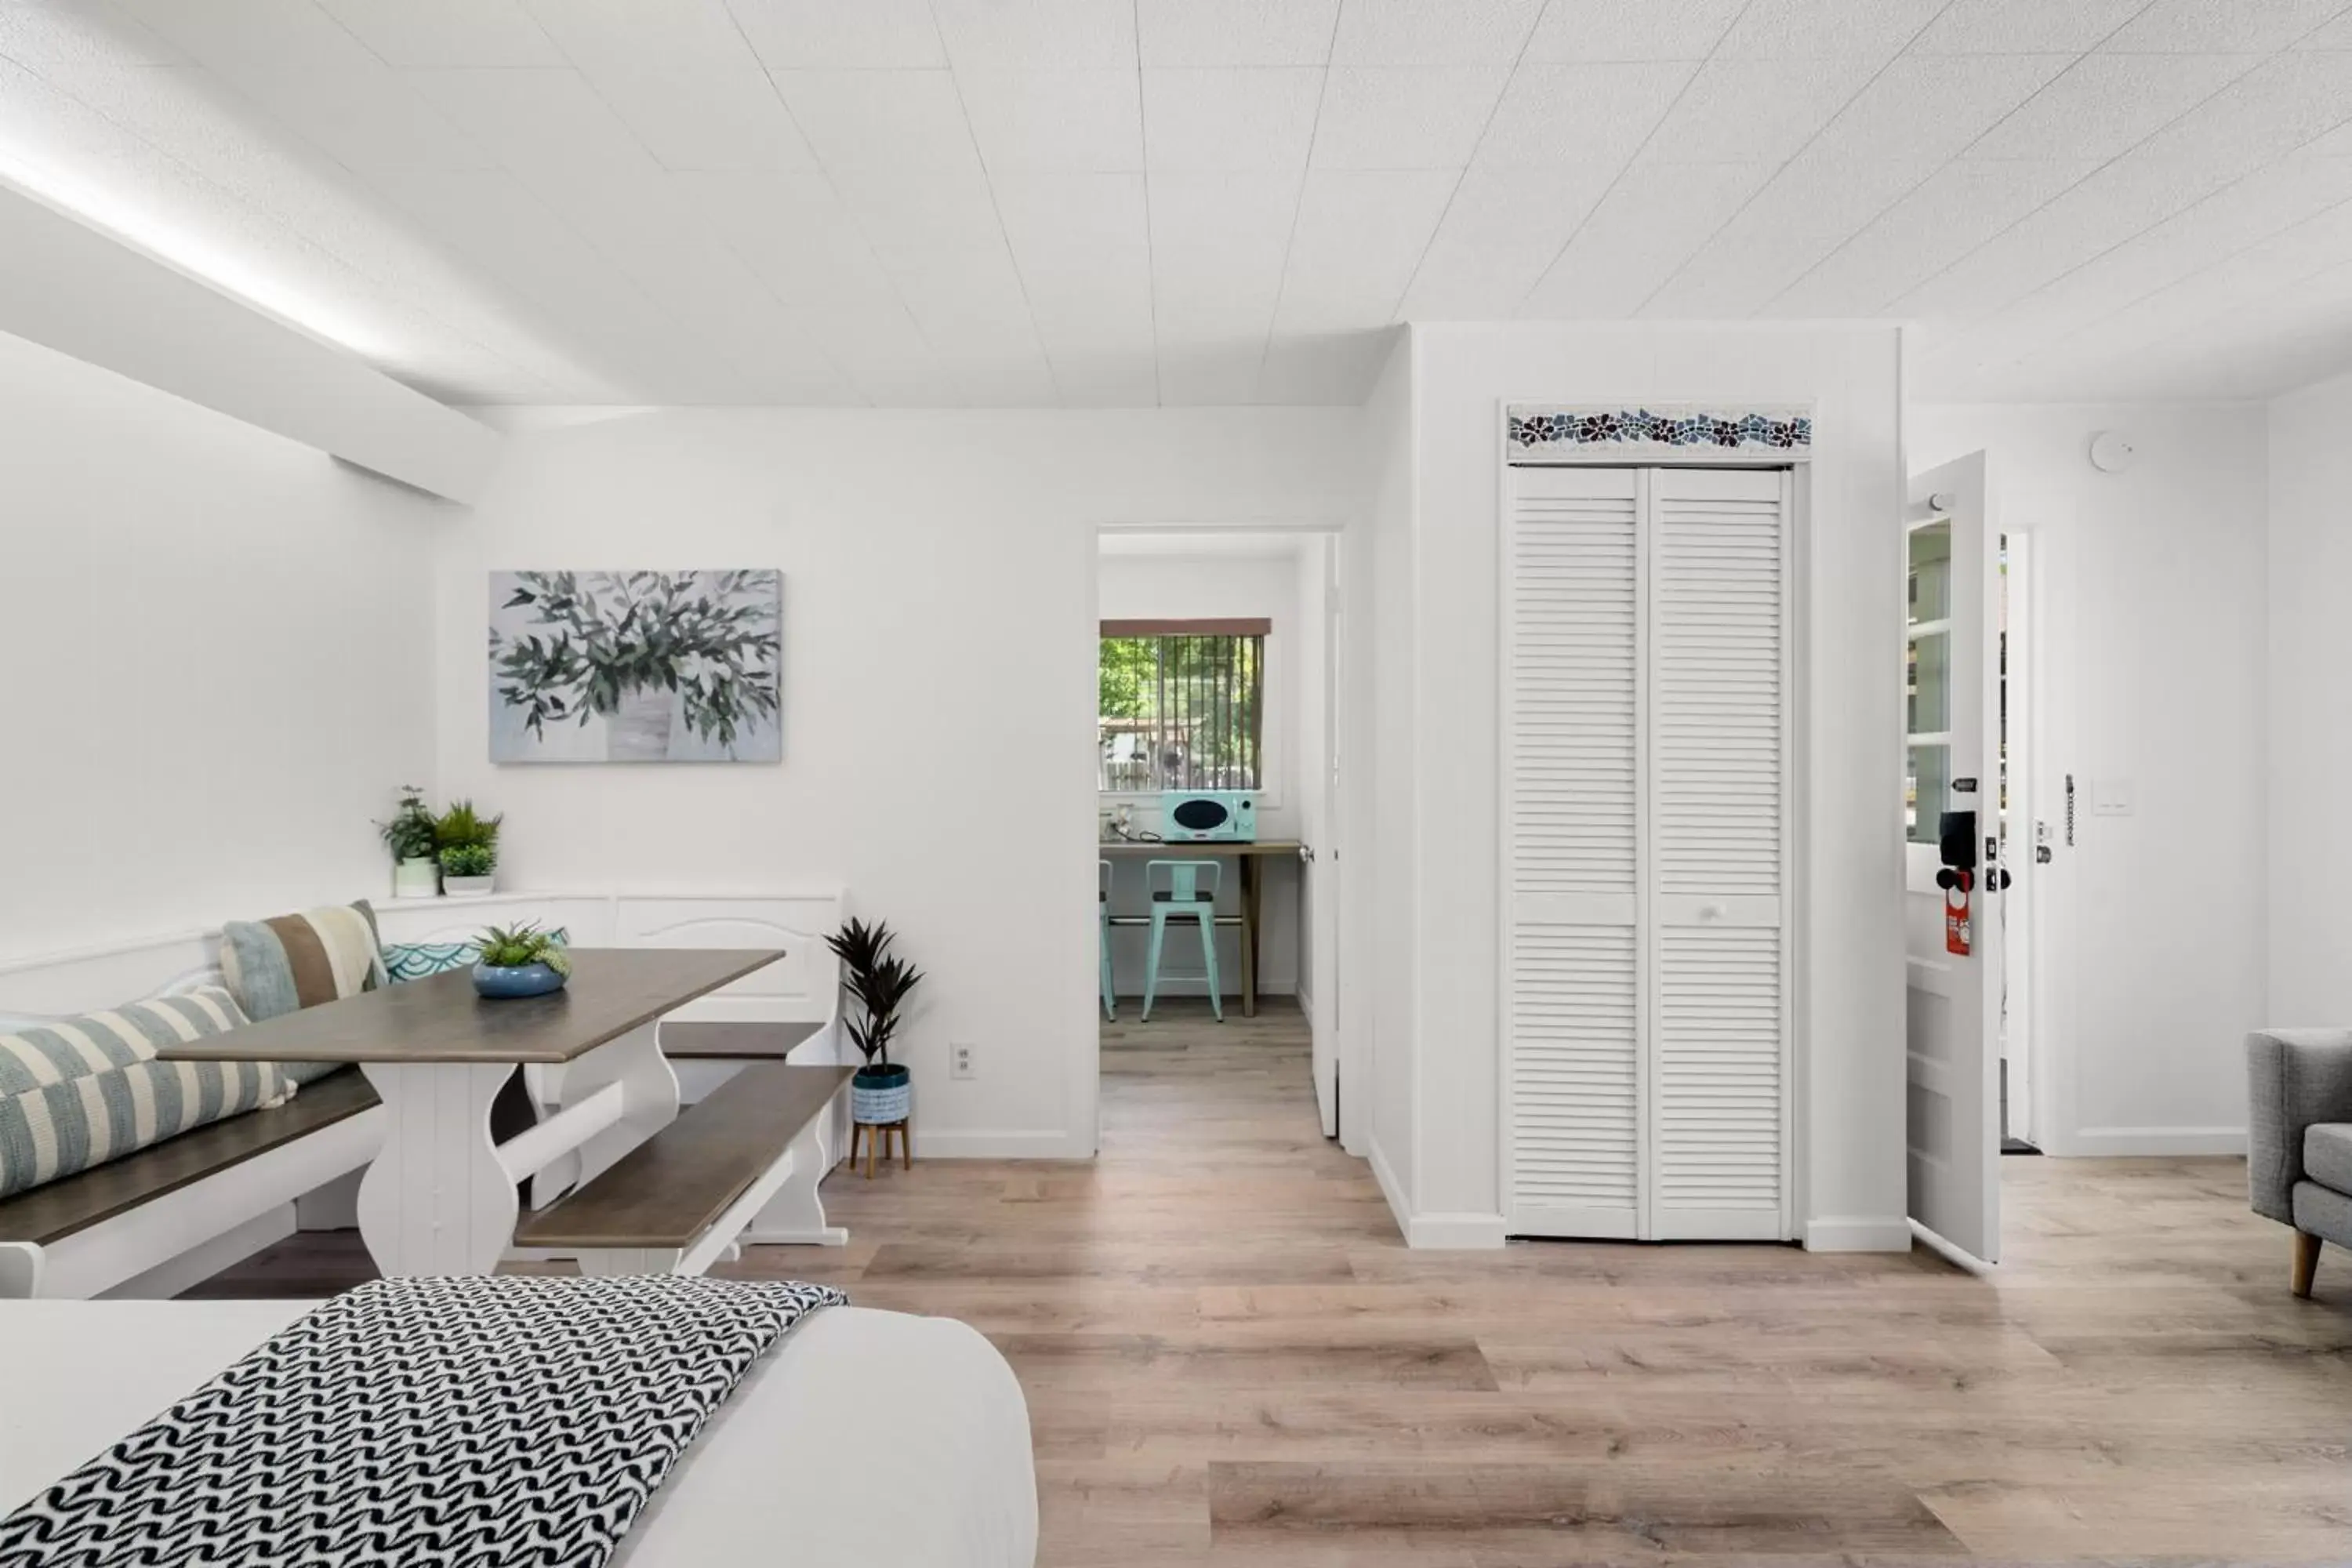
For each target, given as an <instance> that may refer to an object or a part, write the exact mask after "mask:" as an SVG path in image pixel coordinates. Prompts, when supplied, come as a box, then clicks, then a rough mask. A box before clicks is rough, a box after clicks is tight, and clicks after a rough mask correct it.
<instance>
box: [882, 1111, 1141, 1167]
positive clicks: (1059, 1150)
mask: <svg viewBox="0 0 2352 1568" xmlns="http://www.w3.org/2000/svg"><path fill="white" fill-rule="evenodd" d="M913 1131H914V1138H913V1142H914V1146H915V1147H914V1157H915V1158H916V1159H918V1160H1091V1159H1093V1158H1094V1157H1095V1150H1094V1144H1093V1142H1091V1141H1090V1140H1088V1139H1086V1138H1083V1137H1075V1138H1074V1137H1072V1136H1071V1135H1070V1134H1069V1133H1067V1132H1064V1131H1060V1130H1058V1129H1055V1130H1054V1131H1035V1132H955V1131H944V1132H926V1131H923V1122H922V1119H921V1118H920V1117H917V1118H916V1119H915V1125H914V1130H913ZM861 1168H862V1161H861Z"/></svg>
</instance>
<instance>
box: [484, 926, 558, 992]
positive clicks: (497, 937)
mask: <svg viewBox="0 0 2352 1568" xmlns="http://www.w3.org/2000/svg"><path fill="white" fill-rule="evenodd" d="M475 940H476V942H477V944H478V946H479V947H480V948H481V950H482V955H481V957H480V958H478V959H477V960H475V962H474V989H475V990H477V991H478V992H480V993H481V994H483V995H485V996H488V997H492V998H494V999H495V998H504V997H509V996H544V995H546V994H548V993H549V992H551V991H561V990H562V989H563V983H564V982H565V981H567V980H569V979H571V978H572V954H571V953H570V952H566V951H565V950H564V946H563V943H562V941H561V940H559V939H558V938H557V936H556V934H555V933H554V932H553V931H541V930H540V929H539V927H537V926H535V925H520V926H492V927H490V928H489V929H488V931H484V932H482V934H481V935H480V936H479V937H478V938H476V939H475Z"/></svg>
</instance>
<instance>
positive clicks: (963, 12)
mask: <svg viewBox="0 0 2352 1568" xmlns="http://www.w3.org/2000/svg"><path fill="white" fill-rule="evenodd" d="M931 11H932V14H933V15H934V16H936V17H937V18H938V19H939V24H940V37H942V38H944V39H945V40H946V41H947V48H948V58H949V60H950V62H952V63H953V64H954V66H955V68H956V69H958V70H1118V69H1119V68H1122V67H1124V68H1127V69H1129V70H1133V69H1134V68H1135V67H1136V52H1135V0H932V5H931Z"/></svg>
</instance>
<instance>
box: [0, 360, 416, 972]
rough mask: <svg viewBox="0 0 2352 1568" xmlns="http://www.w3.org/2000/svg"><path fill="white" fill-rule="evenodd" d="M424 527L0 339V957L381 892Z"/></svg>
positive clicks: (406, 705)
mask: <svg viewBox="0 0 2352 1568" xmlns="http://www.w3.org/2000/svg"><path fill="white" fill-rule="evenodd" d="M449 515H450V509H447V508H445V507H444V506H443V505H441V504H440V503H437V502H434V501H430V500H425V499H424V498H422V497H421V496H419V495H417V494H415V492H412V491H409V490H405V489H401V488H399V487H396V486H394V485H390V484H387V483H385V482H384V481H383V480H381V479H374V478H372V477H370V476H368V475H365V474H362V473H360V472H359V471H357V470H355V469H352V468H346V467H343V466H341V465H340V464H338V463H336V462H334V461H333V460H332V459H331V458H327V457H326V456H324V455H323V454H321V453H320V452H317V451H314V450H312V449H310V447H304V446H299V445H297V444H296V443H294V442H293V441H290V440H288V439H285V438H283V437H278V436H272V435H268V434H266V433H265V432H263V431H260V430H257V429H255V428H254V427H252V426H247V425H242V424H239V423H238V422H236V420H234V419H231V418H228V417H227V416H223V415H219V414H215V413H212V412H210V411H208V410H205V409H202V408H199V407H197V406H195V405H193V404H189V403H184V402H182V401H181V400H180V399H178V398H176V397H173V396H170V395H166V394H163V393H161V392H157V391H154V390H152V388H149V387H145V386H142V385H140V384H137V383H135V382H131V381H128V380H125V379H123V378H122V377H121V376H118V375H115V374H112V373H111V372H108V371H103V370H100V369H97V368H95V367H93V366H90V365H88V364H84V363H80V362H79V361H77V360H73V359H69V358H68V357H66V356H65V355H63V354H59V353H54V352H52V351H50V350H48V349H45V348H41V347H38V346H37V345H35V344H32V343H28V342H23V341H22V340H20V339H16V338H12V337H6V336H0V670H5V672H6V675H5V681H0V735H5V736H7V737H8V746H7V750H6V763H5V766H0V820H5V821H6V822H7V823H9V824H10V831H9V835H8V851H7V870H6V872H5V877H0V955H5V956H27V955H31V954H37V953H46V952H59V951H64V950H68V949H72V948H77V947H83V946H93V945H98V944H101V943H111V942H121V941H124V940H126V939H129V938H132V937H138V936H143V935H149V934H163V933H165V932H170V931H179V930H194V929H196V928H198V927H202V926H206V925H211V924H216V923H217V922H218V921H221V920H222V919H223V918H239V917H260V916H264V915H271V914H278V913H282V912H284V911H285V910H289V909H293V908H299V907H301V906H305V905H309V904H313V903H319V902H323V901H326V900H345V899H352V898H357V897H360V896H362V895H373V896H375V897H378V898H381V897H383V895H384V894H385V893H387V892H388V891H389V880H390V868H389V865H388V863H387V861H386V860H385V858H384V854H383V847H382V845H381V844H380V843H379V841H378V840H377V837H376V834H375V829H374V828H373V826H371V821H372V819H373V818H376V817H380V816H385V815H387V814H388V812H389V810H390V807H391V805H392V801H393V795H394V789H395V787H396V786H397V785H399V784H403V783H404V782H411V781H413V782H415V783H417V784H429V783H430V782H431V776H432V771H433V763H434V758H433V746H434V736H433V722H432V704H433V685H432V679H431V662H432V661H431V658H430V655H429V652H428V649H429V647H430V645H429V641H428V638H429V637H430V635H431V631H432V625H431V623H432V597H433V580H432V561H433V552H434V549H435V545H436V539H437V538H438V537H439V536H441V535H442V534H443V533H444V532H445V531H447V526H448V525H447V523H446V518H447V517H448V516H449Z"/></svg>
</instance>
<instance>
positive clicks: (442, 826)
mask: <svg viewBox="0 0 2352 1568" xmlns="http://www.w3.org/2000/svg"><path fill="white" fill-rule="evenodd" d="M505 820H506V818H505V817H503V816H482V815H481V814H479V813H478V812H477V811H476V810H475V809H474V803H473V802H472V801H470V800H461V801H457V802H455V803H453V804H452V805H450V807H449V809H448V810H446V811H445V812H443V813H442V814H441V815H440V816H438V817H436V818H435V819H434V823H433V841H434V843H435V845H436V847H438V849H439V851H440V856H441V879H442V881H441V887H442V890H443V891H444V892H446V893H448V894H450V895H452V896H453V897H454V896H459V895H473V894H481V893H487V892H489V891H491V890H492V889H494V888H495V887H496V886H497V885H498V879H497V875H496V873H497V870H498V863H499V824H500V823H502V822H504V821H505Z"/></svg>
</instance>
